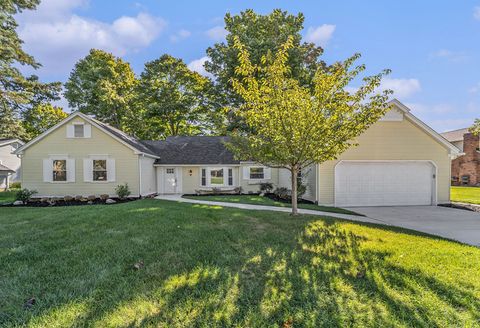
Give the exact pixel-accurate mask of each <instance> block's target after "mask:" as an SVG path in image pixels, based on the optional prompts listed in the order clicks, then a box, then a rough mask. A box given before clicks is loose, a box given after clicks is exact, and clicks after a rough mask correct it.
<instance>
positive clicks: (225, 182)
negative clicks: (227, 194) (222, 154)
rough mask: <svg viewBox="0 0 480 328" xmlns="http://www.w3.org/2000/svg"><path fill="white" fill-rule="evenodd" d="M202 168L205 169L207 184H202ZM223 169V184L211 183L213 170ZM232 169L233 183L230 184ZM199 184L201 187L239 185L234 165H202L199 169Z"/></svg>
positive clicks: (233, 186)
mask: <svg viewBox="0 0 480 328" xmlns="http://www.w3.org/2000/svg"><path fill="white" fill-rule="evenodd" d="M202 169H205V174H206V176H205V178H206V181H205V182H206V184H205V185H202ZM221 169H223V184H212V183H211V178H212V176H211V171H212V170H221ZM229 169H232V182H233V184H232V185H229V184H228V170H229ZM199 180H200V181H199V184H200V187H203V188H235V187H238V185H237V184H236V183H235V170H234V167H232V166H202V167H200V170H199Z"/></svg>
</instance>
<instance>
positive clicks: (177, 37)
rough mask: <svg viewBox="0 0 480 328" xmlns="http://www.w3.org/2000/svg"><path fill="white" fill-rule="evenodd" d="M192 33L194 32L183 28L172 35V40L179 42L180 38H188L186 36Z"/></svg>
mask: <svg viewBox="0 0 480 328" xmlns="http://www.w3.org/2000/svg"><path fill="white" fill-rule="evenodd" d="M190 35H192V33H191V32H190V31H188V30H184V29H181V30H179V31H178V32H177V33H175V34H172V35H171V36H170V41H172V42H178V41H180V40H183V39H186V38H188V37H190Z"/></svg>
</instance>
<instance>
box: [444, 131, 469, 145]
mask: <svg viewBox="0 0 480 328" xmlns="http://www.w3.org/2000/svg"><path fill="white" fill-rule="evenodd" d="M466 133H469V132H468V128H464V129H458V130H453V131H448V132H444V133H440V134H441V135H442V137H444V138H445V139H447V140H448V141H450V142H454V141H462V140H463V135H464V134H466Z"/></svg>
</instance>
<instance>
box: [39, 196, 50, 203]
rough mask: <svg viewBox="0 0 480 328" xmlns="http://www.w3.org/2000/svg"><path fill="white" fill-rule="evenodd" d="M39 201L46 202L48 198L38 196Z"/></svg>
mask: <svg viewBox="0 0 480 328" xmlns="http://www.w3.org/2000/svg"><path fill="white" fill-rule="evenodd" d="M40 201H41V202H42V203H46V202H48V201H49V199H48V197H42V198H40Z"/></svg>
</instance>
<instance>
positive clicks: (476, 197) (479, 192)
mask: <svg viewBox="0 0 480 328" xmlns="http://www.w3.org/2000/svg"><path fill="white" fill-rule="evenodd" d="M450 199H451V201H452V202H460V203H471V204H480V188H479V187H453V186H452V187H451V188H450Z"/></svg>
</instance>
